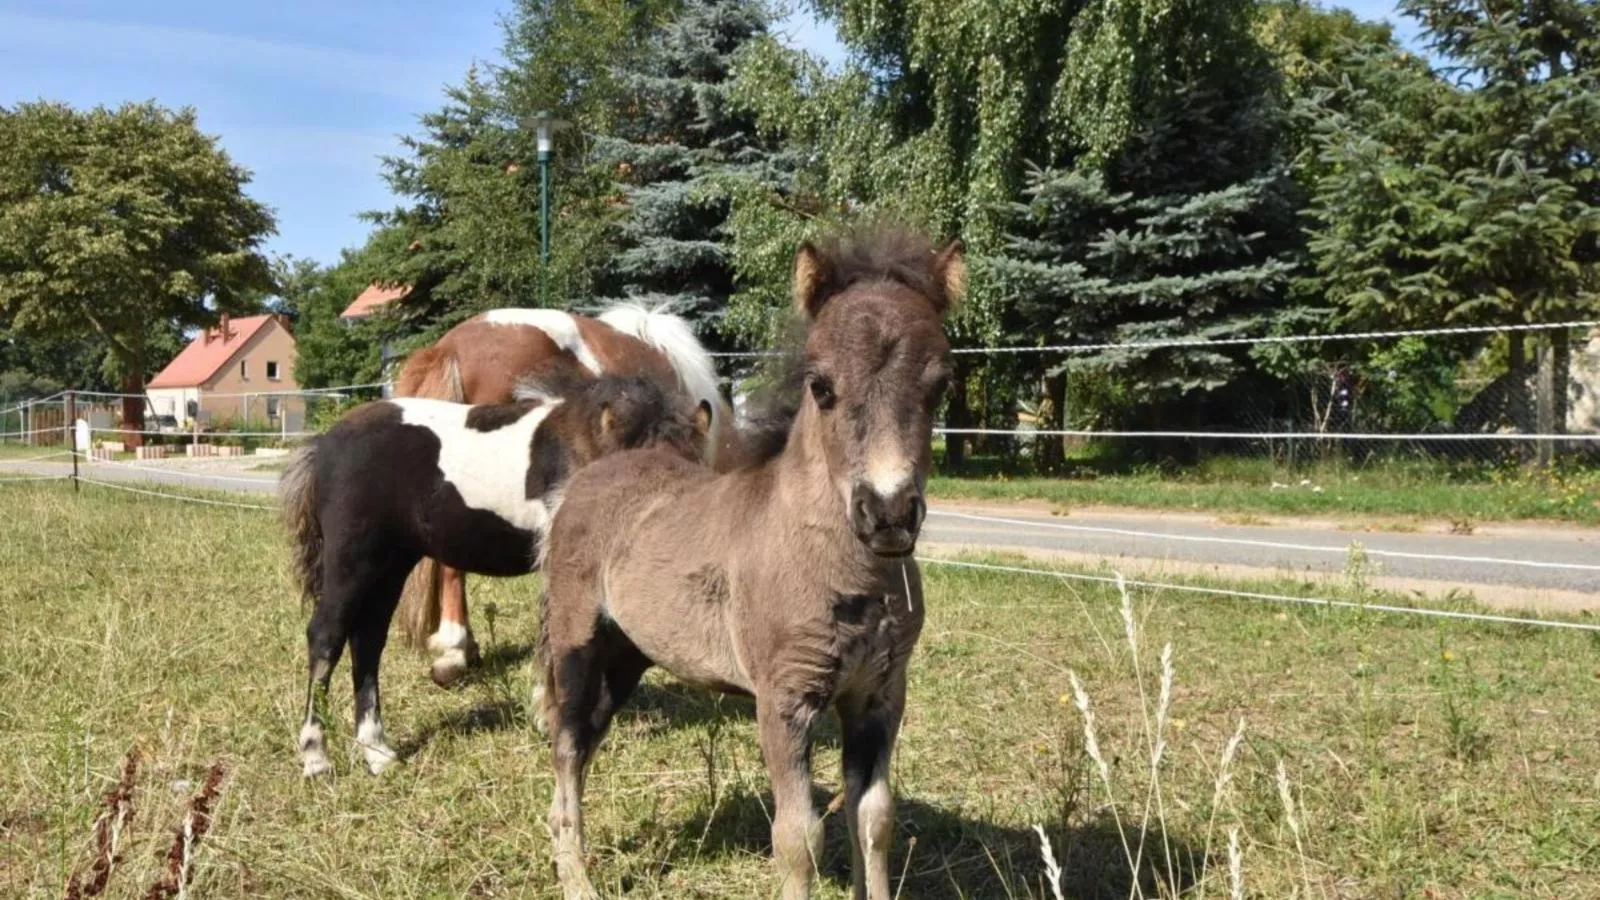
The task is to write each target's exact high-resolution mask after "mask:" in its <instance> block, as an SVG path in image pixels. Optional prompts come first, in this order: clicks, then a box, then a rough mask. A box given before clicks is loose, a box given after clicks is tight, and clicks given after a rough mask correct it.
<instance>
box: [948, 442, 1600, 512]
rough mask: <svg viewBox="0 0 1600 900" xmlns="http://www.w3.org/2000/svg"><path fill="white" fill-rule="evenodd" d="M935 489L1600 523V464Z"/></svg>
mask: <svg viewBox="0 0 1600 900" xmlns="http://www.w3.org/2000/svg"><path fill="white" fill-rule="evenodd" d="M1319 489H1320V490H1319ZM930 493H931V494H932V495H933V496H935V497H939V498H942V499H947V500H974V499H981V500H1043V501H1047V502H1049V503H1052V504H1055V505H1057V506H1063V507H1069V508H1070V507H1073V506H1125V507H1135V508H1145V509H1170V510H1200V511H1204V512H1213V513H1239V514H1243V513H1250V514H1265V515H1282V516H1330V517H1336V518H1350V517H1400V518H1411V519H1430V520H1439V521H1445V522H1490V521H1511V520H1541V519H1542V520H1555V521H1564V522H1574V523H1581V524H1589V525H1597V524H1600V470H1596V469H1593V468H1578V467H1574V468H1569V469H1562V470H1557V471H1552V472H1549V473H1539V472H1532V471H1522V470H1517V469H1502V468H1497V467H1452V466H1447V465H1444V464H1440V463H1428V462H1413V463H1383V464H1373V465H1370V466H1366V467H1359V468H1356V467H1350V466H1345V465H1337V464H1325V465H1316V466H1302V467H1296V468H1290V467H1288V466H1284V465H1280V464H1275V463H1274V462H1273V461H1272V460H1269V459H1249V458H1239V457H1218V458H1212V459H1209V460H1205V461H1202V462H1200V463H1197V464H1195V465H1192V466H1187V467H1181V468H1160V467H1147V468H1145V469H1142V470H1139V469H1134V470H1131V471H1130V470H1126V469H1121V470H1109V469H1106V468H1096V467H1089V466H1080V467H1078V468H1076V469H1075V470H1073V471H1072V472H1070V473H1069V474H1067V475H1066V476H1065V477H1052V478H1040V477H1031V476H1027V475H1023V476H1015V475H1008V474H1003V473H991V474H987V475H973V476H962V477H948V476H941V477H937V478H934V479H933V480H932V483H931V485H930Z"/></svg>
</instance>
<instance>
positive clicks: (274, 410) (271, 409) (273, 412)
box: [267, 363, 278, 419]
mask: <svg viewBox="0 0 1600 900" xmlns="http://www.w3.org/2000/svg"><path fill="white" fill-rule="evenodd" d="M267 365H268V366H269V367H270V366H275V365H277V363H267ZM267 371H268V372H270V371H272V369H271V368H268V369H267ZM277 417H278V398H277V397H268V398H267V418H268V419H276V418H277Z"/></svg>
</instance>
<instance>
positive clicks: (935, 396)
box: [928, 375, 950, 406]
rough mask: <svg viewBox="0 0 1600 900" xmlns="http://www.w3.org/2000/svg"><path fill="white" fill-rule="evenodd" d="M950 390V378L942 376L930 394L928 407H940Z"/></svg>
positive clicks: (934, 384)
mask: <svg viewBox="0 0 1600 900" xmlns="http://www.w3.org/2000/svg"><path fill="white" fill-rule="evenodd" d="M948 390H950V376H949V375H940V376H939V380H938V381H935V382H934V383H933V389H932V390H930V391H929V392H928V405H929V406H938V405H939V401H940V400H943V399H944V395H945V392H946V391H948Z"/></svg>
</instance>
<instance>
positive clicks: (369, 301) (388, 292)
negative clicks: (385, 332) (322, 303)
mask: <svg viewBox="0 0 1600 900" xmlns="http://www.w3.org/2000/svg"><path fill="white" fill-rule="evenodd" d="M410 292H411V289H410V288H408V287H406V286H404V285H393V286H391V287H385V286H383V285H381V284H376V283H374V284H369V285H367V289H366V290H364V291H362V292H361V296H359V297H357V298H356V299H355V301H354V302H352V303H351V304H350V305H349V306H347V307H345V310H344V312H342V313H340V314H339V317H340V318H341V319H361V318H365V317H367V316H370V315H372V314H373V313H375V312H377V311H378V310H379V309H380V308H382V307H383V306H384V305H385V304H387V303H389V302H390V301H393V300H399V299H400V298H401V297H404V296H405V295H406V294H408V293H410Z"/></svg>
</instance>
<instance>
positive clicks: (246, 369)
mask: <svg viewBox="0 0 1600 900" xmlns="http://www.w3.org/2000/svg"><path fill="white" fill-rule="evenodd" d="M239 378H240V380H242V381H249V380H250V360H248V359H241V360H239Z"/></svg>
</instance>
